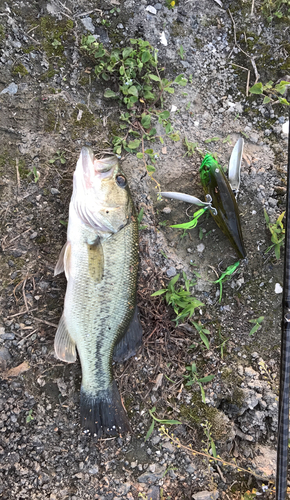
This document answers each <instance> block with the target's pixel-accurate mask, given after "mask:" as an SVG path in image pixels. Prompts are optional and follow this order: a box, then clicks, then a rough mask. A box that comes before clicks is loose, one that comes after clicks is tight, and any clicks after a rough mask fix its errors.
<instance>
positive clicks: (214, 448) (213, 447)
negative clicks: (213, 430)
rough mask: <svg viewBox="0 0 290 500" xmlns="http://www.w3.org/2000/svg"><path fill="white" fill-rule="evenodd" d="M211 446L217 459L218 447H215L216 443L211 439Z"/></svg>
mask: <svg viewBox="0 0 290 500" xmlns="http://www.w3.org/2000/svg"><path fill="white" fill-rule="evenodd" d="M210 445H211V451H212V454H213V456H214V457H215V458H216V457H217V453H216V447H215V443H214V441H213V439H211V442H210Z"/></svg>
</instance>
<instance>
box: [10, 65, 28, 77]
mask: <svg viewBox="0 0 290 500" xmlns="http://www.w3.org/2000/svg"><path fill="white" fill-rule="evenodd" d="M11 73H12V75H20V76H25V75H28V71H27V69H26V68H25V66H23V64H21V63H20V64H16V66H13V69H12V72H11Z"/></svg>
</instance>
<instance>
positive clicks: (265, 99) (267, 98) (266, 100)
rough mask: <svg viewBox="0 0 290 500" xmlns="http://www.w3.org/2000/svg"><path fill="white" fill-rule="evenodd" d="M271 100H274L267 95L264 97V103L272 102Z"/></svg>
mask: <svg viewBox="0 0 290 500" xmlns="http://www.w3.org/2000/svg"><path fill="white" fill-rule="evenodd" d="M271 101H272V99H271V98H270V97H268V96H267V95H266V96H265V97H264V100H263V104H268V102H271Z"/></svg>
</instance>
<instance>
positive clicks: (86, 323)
mask: <svg viewBox="0 0 290 500" xmlns="http://www.w3.org/2000/svg"><path fill="white" fill-rule="evenodd" d="M138 246H139V245H138V220H137V216H136V213H135V208H134V204H133V201H132V197H131V194H130V190H129V187H128V183H127V179H126V177H125V175H124V173H123V171H122V170H121V168H120V165H119V163H118V159H117V157H116V156H111V157H108V158H104V159H101V160H98V159H96V158H95V156H94V153H93V151H92V149H91V148H89V147H83V148H82V150H81V153H80V157H79V159H78V162H77V165H76V169H75V172H74V176H73V192H72V197H71V200H70V205H69V221H68V228H67V242H66V243H65V245H64V247H63V249H62V250H61V253H60V256H59V259H58V262H57V264H56V266H55V276H56V275H58V274H59V273H61V272H63V271H64V272H65V276H66V279H67V288H66V293H65V299H64V309H63V314H62V316H61V319H60V322H59V325H58V328H57V332H56V335H55V341H54V348H55V354H56V357H57V358H58V359H60V360H62V361H65V362H67V363H73V362H74V361H76V358H77V352H78V355H79V358H80V362H81V368H82V383H81V391H80V413H81V425H82V427H83V428H84V430H85V431H86V432H90V433H91V434H92V435H95V436H96V437H100V436H102V435H109V436H116V435H118V434H120V433H122V432H128V431H130V425H129V421H128V417H127V414H126V411H125V409H124V407H123V404H122V401H121V397H120V394H119V391H118V388H117V384H116V381H115V380H114V378H113V371H112V360H113V359H114V360H115V361H119V362H122V361H124V360H126V359H128V358H129V357H130V356H132V355H134V354H135V353H136V352H137V349H138V348H139V347H140V345H141V342H142V326H141V324H140V320H139V316H138V311H137V307H136V289H137V273H138V263H139V249H138Z"/></svg>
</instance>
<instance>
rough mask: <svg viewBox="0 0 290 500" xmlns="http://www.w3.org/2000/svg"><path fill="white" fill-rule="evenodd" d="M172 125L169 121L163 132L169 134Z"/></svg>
mask: <svg viewBox="0 0 290 500" xmlns="http://www.w3.org/2000/svg"><path fill="white" fill-rule="evenodd" d="M172 130H173V129H172V125H171V123H167V125H166V127H165V132H166V134H170V132H172Z"/></svg>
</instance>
